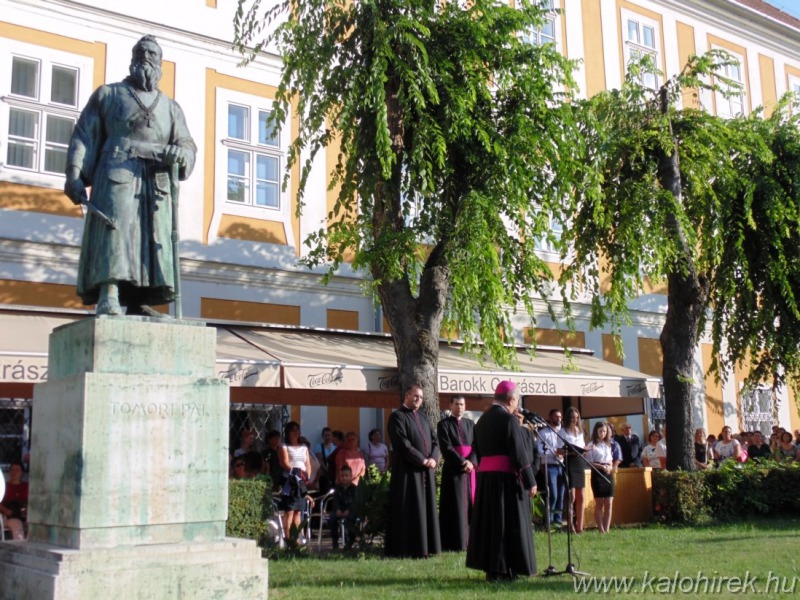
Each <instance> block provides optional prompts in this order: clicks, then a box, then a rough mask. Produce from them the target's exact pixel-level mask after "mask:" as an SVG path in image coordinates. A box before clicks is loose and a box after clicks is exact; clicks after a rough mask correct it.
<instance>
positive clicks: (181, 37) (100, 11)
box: [8, 0, 282, 75]
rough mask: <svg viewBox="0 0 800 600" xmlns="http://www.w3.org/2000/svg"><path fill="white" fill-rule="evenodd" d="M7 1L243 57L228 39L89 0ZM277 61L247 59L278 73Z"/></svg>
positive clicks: (267, 56) (270, 56) (267, 55)
mask: <svg viewBox="0 0 800 600" xmlns="http://www.w3.org/2000/svg"><path fill="white" fill-rule="evenodd" d="M8 2H9V3H11V4H16V5H19V6H20V7H24V8H25V10H26V11H30V12H38V13H40V14H41V15H43V16H50V17H52V16H58V18H59V19H63V20H69V21H71V22H73V23H75V24H76V25H81V26H87V25H90V26H91V27H92V28H94V29H97V28H102V29H103V30H105V31H107V32H109V33H113V34H119V33H120V32H125V33H128V34H129V35H130V36H131V37H133V38H138V37H139V36H141V35H143V34H144V33H150V34H152V35H155V36H156V37H157V38H159V41H162V42H169V43H171V44H174V45H176V46H181V47H184V48H187V49H191V50H192V51H193V52H194V53H196V54H198V55H204V56H214V57H215V58H217V59H220V58H224V59H227V60H229V61H230V62H232V63H234V64H238V63H240V62H241V61H242V59H243V57H242V56H239V55H238V54H237V53H236V52H235V51H234V50H233V44H232V40H231V39H222V38H218V37H214V36H210V35H204V34H201V33H197V32H196V31H191V30H189V29H182V28H180V27H174V26H171V25H167V24H164V23H159V22H157V21H153V20H149V19H146V18H142V17H133V16H130V15H126V14H122V13H119V12H116V11H113V10H109V9H105V8H99V7H97V6H93V5H90V4H84V3H81V2H75V1H73V0H8ZM186 23H187V24H190V23H192V20H191V19H188V18H187V20H186ZM143 27H146V28H147V31H146V32H145V31H143ZM232 28H233V24H232V23H231V36H233V29H232ZM165 58H167V59H168V58H169V57H168V56H167V57H165ZM281 65H282V61H281V57H280V56H279V55H277V54H275V53H271V52H261V53H260V54H259V55H258V57H257V59H256V60H255V61H254V62H252V63H250V65H249V68H250V69H256V70H267V71H269V72H271V73H276V74H278V75H280V72H281Z"/></svg>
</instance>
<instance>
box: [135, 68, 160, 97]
mask: <svg viewBox="0 0 800 600" xmlns="http://www.w3.org/2000/svg"><path fill="white" fill-rule="evenodd" d="M130 74H131V79H132V80H133V83H134V84H135V85H136V87H137V88H138V89H140V90H144V91H145V92H152V91H153V90H156V89H158V82H159V81H160V80H161V67H160V66H159V65H151V64H149V63H147V62H139V63H132V64H131V68H130Z"/></svg>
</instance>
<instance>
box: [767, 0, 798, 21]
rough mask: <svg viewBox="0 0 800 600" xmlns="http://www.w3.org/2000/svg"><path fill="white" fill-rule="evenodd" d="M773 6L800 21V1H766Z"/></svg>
mask: <svg viewBox="0 0 800 600" xmlns="http://www.w3.org/2000/svg"><path fill="white" fill-rule="evenodd" d="M766 1H767V2H768V3H769V4H772V6H775V7H776V8H780V9H781V10H782V11H783V12H786V13H789V14H790V15H793V16H795V17H797V18H798V19H800V0H766Z"/></svg>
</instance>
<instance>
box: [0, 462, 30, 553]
mask: <svg viewBox="0 0 800 600" xmlns="http://www.w3.org/2000/svg"><path fill="white" fill-rule="evenodd" d="M0 513H3V518H4V519H5V523H6V527H7V528H8V529H9V530H10V531H11V539H13V540H24V539H25V521H26V519H27V517H28V482H27V481H22V464H21V463H18V462H15V463H11V470H10V471H9V472H8V483H7V484H6V493H5V495H4V496H3V501H2V502H0Z"/></svg>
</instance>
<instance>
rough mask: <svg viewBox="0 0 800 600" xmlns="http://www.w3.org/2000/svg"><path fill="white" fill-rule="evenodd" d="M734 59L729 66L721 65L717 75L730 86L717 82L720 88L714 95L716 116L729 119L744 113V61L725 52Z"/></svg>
mask: <svg viewBox="0 0 800 600" xmlns="http://www.w3.org/2000/svg"><path fill="white" fill-rule="evenodd" d="M726 51H727V52H728V53H729V54H731V56H732V57H733V59H734V62H733V63H732V64H729V65H723V66H722V67H721V68H720V69H719V70H718V71H717V73H718V74H719V75H721V76H722V77H725V78H726V79H728V80H729V81H730V84H728V83H726V82H723V81H722V80H720V79H718V80H717V82H716V83H717V85H719V87H720V88H721V89H720V90H718V91H716V92H715V93H714V96H715V97H714V102H715V104H716V107H717V116H718V117H724V118H728V119H731V118H733V117H735V116H737V115H743V114H744V112H745V108H744V99H745V85H744V83H745V82H744V66H743V65H744V59H743V58H742V57H741V56H739V55H737V54H733V53H731V52H730V50H726Z"/></svg>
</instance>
